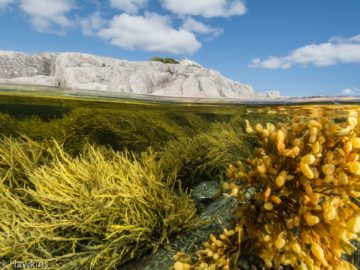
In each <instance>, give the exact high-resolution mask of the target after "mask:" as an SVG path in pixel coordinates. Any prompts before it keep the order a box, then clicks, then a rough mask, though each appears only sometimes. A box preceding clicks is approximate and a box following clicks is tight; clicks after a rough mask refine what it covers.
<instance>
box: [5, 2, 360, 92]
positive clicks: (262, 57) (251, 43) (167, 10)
mask: <svg viewBox="0 0 360 270" xmlns="http://www.w3.org/2000/svg"><path fill="white" fill-rule="evenodd" d="M0 35H1V39H0V50H12V51H23V52H27V53H38V52H43V51H51V52H61V51H75V52H83V53H91V54H96V55H101V56H108V57H115V58H120V59H127V60H134V61H146V60H149V59H150V58H152V57H154V56H160V57H171V58H175V59H178V60H181V59H191V60H193V61H196V62H198V63H200V64H201V65H202V66H204V67H206V68H211V69H214V70H217V71H219V72H220V73H221V74H223V75H224V76H226V77H228V78H230V79H233V80H237V81H239V82H242V83H247V84H250V85H251V86H252V87H253V88H254V89H255V91H257V92H266V91H280V93H281V94H282V95H284V96H314V95H360V1H359V0H291V1H290V0H181V1H180V0H88V1H85V0H0Z"/></svg>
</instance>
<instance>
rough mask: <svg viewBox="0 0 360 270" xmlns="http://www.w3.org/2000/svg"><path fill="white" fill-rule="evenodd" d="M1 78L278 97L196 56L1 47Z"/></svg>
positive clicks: (151, 90)
mask: <svg viewBox="0 0 360 270" xmlns="http://www.w3.org/2000/svg"><path fill="white" fill-rule="evenodd" d="M0 83H7V84H28V85H42V86H52V87H60V88H67V89H78V90H98V91H111V92H125V93H135V94H149V95H159V96H174V97H211V98H219V97H232V98H269V97H271V98H274V97H277V96H278V93H272V94H271V95H269V94H258V93H255V92H254V90H253V88H252V87H251V86H250V85H247V84H242V83H239V82H237V81H233V80H230V79H227V78H225V77H224V76H222V75H221V74H220V73H219V72H216V71H214V70H211V69H207V68H204V67H202V66H201V65H199V64H198V63H196V62H193V61H190V60H183V61H180V62H179V64H164V63H161V62H157V61H145V62H130V61H126V60H120V59H113V58H108V57H100V56H95V55H90V54H83V53H69V52H66V53H40V54H37V55H28V54H25V53H20V52H11V51H0Z"/></svg>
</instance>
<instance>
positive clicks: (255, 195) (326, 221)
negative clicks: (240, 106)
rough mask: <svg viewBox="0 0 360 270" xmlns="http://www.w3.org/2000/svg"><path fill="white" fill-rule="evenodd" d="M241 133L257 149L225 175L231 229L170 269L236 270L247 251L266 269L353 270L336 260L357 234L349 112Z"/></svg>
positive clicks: (354, 133) (359, 131)
mask: <svg viewBox="0 0 360 270" xmlns="http://www.w3.org/2000/svg"><path fill="white" fill-rule="evenodd" d="M244 128H245V130H246V131H247V132H248V133H250V134H253V135H255V136H256V137H257V140H258V142H259V146H260V147H259V148H257V150H256V155H255V156H254V157H249V158H248V159H247V160H246V161H245V162H241V161H237V162H235V163H233V164H230V165H229V166H228V169H227V181H226V182H224V184H223V187H224V191H225V192H227V193H229V194H230V195H231V196H235V197H236V198H238V200H239V201H240V206H239V207H238V208H237V209H236V217H237V220H236V223H235V225H234V227H233V228H231V229H225V230H224V232H223V233H222V234H220V235H218V236H215V235H211V236H210V238H209V241H207V242H205V243H203V248H202V249H200V250H198V251H197V252H195V254H193V255H195V256H190V255H189V254H185V253H182V252H178V253H177V254H175V255H174V259H175V260H176V262H175V263H174V265H173V269H175V270H184V269H197V270H201V269H202V270H216V269H222V270H225V269H237V263H238V258H239V257H240V256H241V254H242V252H244V251H251V252H253V253H255V254H257V255H258V257H259V258H261V261H262V265H263V267H264V268H266V269H281V267H284V266H290V267H291V268H292V269H299V270H306V269H309V270H319V269H334V270H340V269H341V270H355V269H356V267H355V266H354V265H352V264H351V263H349V262H348V261H346V260H345V259H344V254H351V253H352V252H353V251H355V250H356V247H355V246H354V241H358V240H359V233H360V208H359V206H358V205H359V196H360V158H359V157H360V156H359V155H360V124H359V118H358V115H357V113H355V112H352V111H350V112H349V115H348V116H347V117H344V118H343V119H337V121H333V120H332V119H331V118H329V117H325V116H321V115H320V116H318V117H313V118H306V117H298V116H294V117H293V118H292V119H291V121H290V122H289V123H288V124H276V125H275V124H271V123H268V124H266V125H261V124H256V125H252V123H250V122H249V121H246V122H245V125H244Z"/></svg>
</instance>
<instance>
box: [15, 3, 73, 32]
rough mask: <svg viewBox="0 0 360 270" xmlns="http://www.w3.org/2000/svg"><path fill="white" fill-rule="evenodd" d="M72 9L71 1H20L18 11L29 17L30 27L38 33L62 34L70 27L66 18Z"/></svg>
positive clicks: (70, 24)
mask: <svg viewBox="0 0 360 270" xmlns="http://www.w3.org/2000/svg"><path fill="white" fill-rule="evenodd" d="M73 8H74V2H73V0H51V1H49V0H21V1H20V9H21V10H22V11H23V12H25V13H26V14H28V15H29V16H30V22H31V25H32V27H33V28H34V29H35V30H37V31H39V32H58V33H60V32H62V31H63V29H64V28H66V27H70V26H72V22H71V21H70V20H69V19H68V17H67V16H66V15H67V13H69V12H70V11H71V10H72V9H73Z"/></svg>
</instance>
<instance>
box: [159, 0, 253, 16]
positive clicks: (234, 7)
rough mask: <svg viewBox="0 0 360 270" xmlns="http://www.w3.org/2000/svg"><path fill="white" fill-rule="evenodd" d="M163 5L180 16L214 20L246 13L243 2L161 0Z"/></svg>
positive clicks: (225, 0) (231, 0)
mask: <svg viewBox="0 0 360 270" xmlns="http://www.w3.org/2000/svg"><path fill="white" fill-rule="evenodd" d="M161 3H162V5H163V7H164V8H165V9H167V10H169V11H171V12H173V13H176V14H180V15H198V16H203V17H206V18H212V17H229V16H234V15H243V14H245V13H246V6H245V4H244V2H243V1H242V0H183V1H179V0H161Z"/></svg>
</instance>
